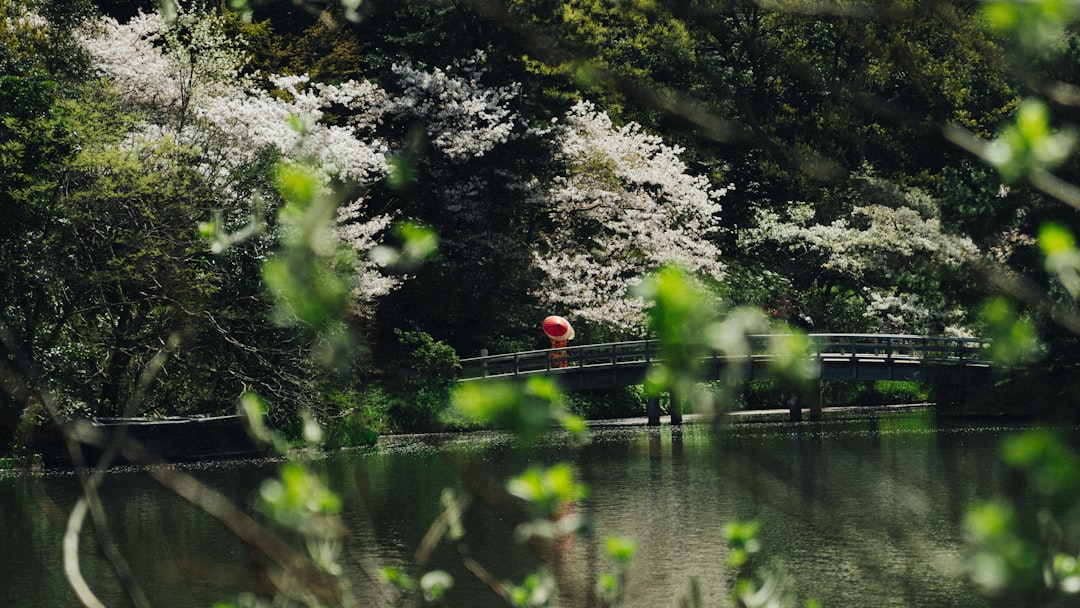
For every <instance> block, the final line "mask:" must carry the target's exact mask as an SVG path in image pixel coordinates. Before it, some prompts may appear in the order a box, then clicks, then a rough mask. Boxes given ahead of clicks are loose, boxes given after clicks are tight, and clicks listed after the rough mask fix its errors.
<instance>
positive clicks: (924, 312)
mask: <svg viewBox="0 0 1080 608" xmlns="http://www.w3.org/2000/svg"><path fill="white" fill-rule="evenodd" d="M864 291H865V293H864V294H863V295H864V297H865V298H866V302H867V304H866V311H865V312H864V313H863V316H865V317H866V318H868V319H872V320H874V321H875V322H876V324H877V328H876V331H880V332H887V333H896V334H918V335H935V334H941V335H946V336H950V337H955V338H971V337H974V336H973V334H972V332H971V330H970V328H968V327H966V326H964V325H963V323H962V321H963V317H964V313H963V311H962V310H959V309H956V310H952V311H944V312H942V307H941V306H938V305H929V306H928V305H926V304H924V302H923V299H922V298H920V297H919V296H918V295H915V294H910V293H880V292H878V291H875V290H872V289H870V288H867V289H865V290H864Z"/></svg>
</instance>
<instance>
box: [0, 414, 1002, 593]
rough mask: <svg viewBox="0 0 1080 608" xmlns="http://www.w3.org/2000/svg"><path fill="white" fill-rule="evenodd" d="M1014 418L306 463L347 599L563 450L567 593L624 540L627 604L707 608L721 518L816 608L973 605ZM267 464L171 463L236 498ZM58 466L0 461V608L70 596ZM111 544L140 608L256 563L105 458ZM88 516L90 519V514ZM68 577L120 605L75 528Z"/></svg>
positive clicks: (718, 589)
mask: <svg viewBox="0 0 1080 608" xmlns="http://www.w3.org/2000/svg"><path fill="white" fill-rule="evenodd" d="M1013 430H1014V429H1013V428H1012V427H1009V426H1002V425H987V424H982V425H964V426H948V427H945V426H943V425H940V424H938V423H937V422H936V421H935V418H934V417H933V414H932V412H931V411H929V410H926V411H916V412H908V413H902V414H896V413H890V414H868V415H864V416H861V417H858V418H856V419H849V420H836V421H829V422H823V423H809V422H804V423H789V422H755V423H735V424H731V425H726V426H725V427H724V428H723V429H721V430H720V431H719V432H717V431H715V430H714V429H713V428H712V427H711V426H710V425H707V424H686V425H684V426H683V427H682V428H678V427H670V426H667V425H665V426H663V427H661V428H659V429H655V428H653V429H649V428H646V427H645V426H644V425H642V424H606V425H598V426H594V427H592V428H591V437H592V441H591V443H589V444H588V445H586V446H584V447H577V446H575V445H574V444H573V443H572V442H571V441H570V440H569V438H567V437H564V436H562V435H558V434H555V435H553V436H552V437H550V438H548V439H547V440H545V441H544V442H542V443H541V445H539V446H538V447H537V448H536V449H534V450H530V451H525V450H521V449H519V448H518V447H517V446H516V444H515V442H514V440H513V439H512V438H510V437H509V436H507V435H505V434H501V433H495V432H491V433H471V434H464V435H427V436H410V437H391V438H385V439H383V440H382V441H381V442H380V444H379V446H378V448H377V449H373V450H361V451H355V450H354V451H342V452H334V453H327V454H320V455H318V456H315V457H313V458H312V459H311V465H312V466H313V467H314V468H315V470H317V471H318V472H319V473H320V474H321V475H323V477H324V479H325V480H326V482H327V483H328V485H329V486H330V487H331V488H332V489H334V490H335V491H336V492H337V493H338V494H339V495H340V496H341V498H342V499H343V502H344V505H345V511H344V517H345V520H346V523H347V524H348V528H349V531H350V532H349V536H348V541H347V543H346V547H345V553H344V556H345V557H344V559H343V561H344V562H345V563H346V564H347V566H346V567H347V574H348V575H349V577H350V579H352V588H353V591H354V592H355V593H356V595H357V597H358V598H359V599H360V605H364V606H367V605H387V603H386V596H385V595H384V592H383V591H382V587H381V585H380V584H379V583H377V582H376V581H375V580H373V576H372V572H375V571H377V569H378V568H379V567H381V566H395V567H398V568H404V569H408V568H409V567H410V565H411V564H412V563H413V556H414V551H415V550H416V548H417V547H418V546H419V545H420V543H421V539H422V538H423V537H424V534H425V533H426V532H427V530H428V528H429V526H430V525H431V523H432V522H433V521H434V520H435V519H436V518H437V517H438V516H439V514H440V498H439V497H440V494H441V492H442V491H443V489H444V488H447V487H450V488H453V489H455V490H457V491H458V492H459V493H462V494H465V493H467V492H469V491H470V490H473V491H476V490H477V489H478V488H484V487H490V484H493V483H494V484H497V485H498V486H501V485H502V484H503V483H504V482H505V480H506V479H507V478H508V477H509V476H511V475H515V474H517V473H520V472H521V471H523V470H524V469H525V468H526V467H528V466H529V465H530V464H550V463H554V462H557V461H567V462H571V463H572V464H573V465H574V466H575V467H576V468H577V470H578V471H579V473H580V475H581V476H582V478H583V479H584V481H585V482H586V483H587V484H588V485H589V487H590V488H591V493H590V496H589V498H588V499H586V500H584V501H582V502H581V504H580V505H578V507H577V508H578V510H579V512H581V513H583V514H586V515H587V516H588V517H589V518H590V521H591V522H592V529H593V530H594V533H593V534H591V535H583V536H578V537H574V539H573V540H572V541H567V542H561V543H559V544H558V545H557V546H556V550H557V552H558V555H559V558H560V563H561V564H562V568H561V569H560V572H559V577H560V581H561V583H562V588H563V590H564V593H565V603H566V604H567V605H570V606H578V605H586V604H587V601H586V600H585V599H584V598H585V596H586V595H587V594H585V593H584V592H583V591H582V590H583V589H587V588H589V586H591V584H592V581H594V580H595V578H596V576H597V575H598V574H599V573H601V572H603V571H607V570H610V569H611V564H610V563H608V562H607V561H606V558H605V557H604V552H603V549H602V548H601V547H602V542H603V541H602V539H603V537H604V536H608V535H618V536H626V537H632V538H634V539H636V540H637V541H638V544H639V549H638V552H637V554H636V555H635V557H634V559H633V561H632V562H631V564H630V567H629V577H628V583H627V585H628V586H627V595H626V601H625V603H624V605H626V606H633V607H648V608H653V607H658V606H678V605H679V600H680V598H685V597H688V596H689V594H690V590H691V587H692V585H697V586H698V587H699V588H700V589H701V593H702V595H703V597H704V599H705V605H707V606H716V605H723V596H724V595H725V594H726V593H727V592H728V590H729V589H730V585H731V582H732V573H731V571H730V570H729V568H728V567H727V566H726V565H725V563H726V562H725V560H726V558H727V551H728V550H727V548H726V545H725V543H724V542H723V535H722V530H723V527H724V526H725V524H726V523H728V522H730V521H732V520H733V519H740V520H751V519H753V520H757V521H758V522H760V524H761V534H760V540H761V542H762V553H761V556H760V558H759V559H760V563H761V565H762V567H764V568H766V569H767V570H768V571H770V572H772V573H774V574H775V575H776V576H777V577H778V579H779V580H781V581H783V583H784V584H785V585H786V587H787V588H788V589H789V590H790V593H791V595H792V597H794V598H797V599H798V600H800V603H801V601H802V600H805V599H807V598H816V599H817V600H819V601H820V602H821V604H822V605H823V606H834V607H835V606H845V607H846V606H876V607H884V606H955V607H964V606H984V605H988V604H987V603H986V601H985V600H984V599H982V598H981V597H980V596H979V595H978V594H977V593H976V591H975V590H974V589H973V588H972V587H971V586H970V585H969V584H967V583H966V582H965V581H964V578H963V576H962V567H963V560H964V556H965V553H964V544H963V531H962V528H961V523H960V522H961V520H962V517H963V513H964V510H965V508H966V507H967V506H968V505H969V504H970V503H971V502H972V501H973V500H976V499H980V498H990V497H994V496H997V495H1000V494H1001V493H1002V492H1003V491H1004V490H1005V489H1006V488H1005V479H1006V475H1005V472H1004V470H1003V467H1002V465H1001V464H1000V459H999V457H998V454H999V450H998V446H999V444H1000V441H1001V439H1002V438H1003V437H1005V435H1006V434H1008V433H1009V432H1012V431H1013ZM275 466H276V464H275V463H273V462H253V461H244V462H223V463H214V464H206V465H199V466H191V467H185V470H186V471H188V472H191V473H193V474H194V475H196V476H197V477H198V478H199V479H200V480H202V481H203V482H204V483H206V484H208V485H210V486H212V487H214V488H216V489H218V490H219V491H221V492H222V493H223V494H225V495H227V496H228V497H230V498H231V499H233V500H234V501H235V502H236V503H237V504H239V505H241V506H244V507H245V508H250V506H251V504H252V502H253V498H254V496H255V494H256V493H257V488H258V486H259V483H260V481H261V480H262V479H263V478H264V477H266V476H267V475H269V474H271V473H272V471H273V469H274V467H275ZM78 492H79V491H78V487H77V484H76V480H75V477H74V476H73V475H71V474H69V473H59V472H57V473H39V474H15V473H6V474H5V473H3V472H0V547H2V548H3V551H0V600H2V604H3V605H4V606H16V607H28V608H29V607H38V606H40V607H48V608H53V607H58V606H61V607H62V606H77V605H78V602H77V601H76V599H75V597H74V595H73V593H72V592H71V591H70V590H69V587H68V584H67V581H66V579H65V576H64V573H63V567H62V560H61V538H62V535H63V531H64V528H65V525H66V520H67V515H68V512H69V510H70V509H71V506H72V505H73V504H74V502H75V500H76V498H77V496H78ZM103 492H104V497H105V508H106V511H107V513H108V514H109V517H110V523H111V529H112V532H113V534H114V536H115V541H116V543H117V545H118V546H119V547H120V549H121V550H122V551H123V553H124V554H125V556H126V557H127V559H128V561H129V562H130V563H131V566H132V569H133V571H134V573H135V575H136V577H137V578H138V579H139V580H140V581H142V582H143V584H144V586H145V588H146V592H147V595H148V596H149V597H150V598H151V603H152V604H153V605H154V606H155V607H166V608H168V607H172V606H176V607H188V606H213V605H214V603H215V602H217V601H223V600H233V599H235V598H236V596H237V593H239V592H240V591H241V590H243V589H251V588H257V583H255V582H253V581H252V580H251V579H250V574H251V571H252V569H251V568H250V564H251V560H252V559H253V557H252V555H251V554H250V552H248V551H247V550H246V549H245V548H244V547H243V546H242V545H241V544H240V543H239V542H237V541H236V540H235V539H233V538H232V537H231V536H230V535H229V534H228V533H227V532H226V531H225V529H224V528H223V526H222V525H221V524H219V523H218V522H216V521H215V520H213V519H212V518H210V517H208V516H206V515H205V514H203V513H201V512H199V511H198V510H196V509H195V508H193V507H191V506H189V505H188V504H187V503H185V502H184V501H183V500H181V499H179V498H177V497H176V496H174V495H172V494H171V493H170V492H168V491H166V490H164V489H162V488H161V487H159V486H158V485H157V484H156V483H155V482H154V481H153V480H151V479H150V478H149V477H148V476H147V475H145V474H144V473H142V472H139V471H135V470H123V469H120V470H115V471H113V472H110V473H109V474H108V476H107V478H106V481H105V485H104V488H103ZM483 494H484V492H475V497H474V498H473V499H472V501H471V504H470V506H469V508H468V510H467V511H466V514H465V517H464V525H465V533H466V542H467V544H468V547H469V549H470V554H471V555H472V556H473V557H475V558H476V559H477V561H478V562H480V563H481V564H482V565H483V566H484V567H485V568H486V569H487V570H489V571H490V572H491V573H492V574H493V575H494V576H495V577H497V578H498V579H500V580H510V581H516V582H521V581H522V579H523V577H524V576H525V575H526V574H527V573H528V572H530V571H531V570H532V569H533V568H534V567H535V566H536V564H537V558H536V556H535V555H534V554H533V553H532V552H531V551H530V550H529V549H528V548H527V547H524V546H522V545H521V544H520V543H518V542H517V541H516V540H515V536H514V526H513V524H512V518H511V517H510V516H509V515H508V511H506V510H505V509H504V508H503V507H502V506H501V503H498V502H486V501H485V500H484V499H483V498H481V496H482V495H483ZM87 528H89V525H87ZM81 550H82V564H81V566H82V570H83V573H84V576H85V577H86V578H87V580H88V581H89V582H90V585H91V587H92V588H93V589H94V592H95V593H96V594H97V595H98V596H99V597H100V598H102V600H103V601H104V603H105V604H106V605H108V606H123V605H126V601H125V600H124V599H123V596H122V594H121V593H120V590H119V586H118V585H117V583H116V581H115V579H114V577H113V576H112V575H111V571H110V569H109V568H108V567H107V566H106V562H105V561H104V560H103V559H102V558H101V556H100V555H99V552H98V551H97V550H96V548H95V545H94V542H93V537H92V536H91V535H90V533H89V532H84V534H83V538H82V544H81ZM436 567H437V568H441V569H444V570H446V571H447V572H449V573H450V574H451V575H452V576H453V577H454V579H455V581H456V584H455V586H454V588H453V590H452V591H451V594H450V596H449V603H450V604H451V605H454V606H465V607H484V606H503V605H505V603H503V602H502V601H501V600H500V599H499V598H498V597H496V596H495V595H494V594H493V593H492V592H491V590H490V588H488V587H487V586H485V585H484V584H483V583H481V582H480V581H479V580H478V579H477V578H476V577H474V576H472V575H471V574H470V573H469V572H468V571H467V570H466V569H465V567H464V566H463V565H462V563H461V559H460V557H459V555H458V554H457V552H455V551H454V550H452V549H451V548H449V547H446V546H440V548H438V549H437V550H436V551H435V552H434V553H433V554H432V556H431V558H430V562H429V566H428V568H436Z"/></svg>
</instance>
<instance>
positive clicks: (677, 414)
mask: <svg viewBox="0 0 1080 608" xmlns="http://www.w3.org/2000/svg"><path fill="white" fill-rule="evenodd" d="M668 401H669V404H668V414H670V415H671V424H682V402H681V401H679V396H678V393H676V392H675V391H671V392H669V393H668Z"/></svg>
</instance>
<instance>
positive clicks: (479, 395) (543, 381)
mask: <svg viewBox="0 0 1080 608" xmlns="http://www.w3.org/2000/svg"><path fill="white" fill-rule="evenodd" d="M563 400H564V397H563V393H562V390H561V389H560V388H559V386H558V383H557V382H556V381H555V380H553V379H551V378H542V377H533V378H529V379H528V380H526V381H525V382H513V381H506V382H490V383H477V382H472V383H461V384H459V385H458V386H457V387H456V388H455V389H454V391H453V393H452V403H453V405H454V407H455V408H456V409H457V410H458V411H459V412H460V413H461V414H462V415H463V416H464V417H465V418H466V419H468V420H471V421H474V422H476V423H479V424H485V425H486V424H490V425H494V426H496V427H498V428H504V429H509V430H512V431H513V432H514V433H515V434H516V435H517V436H518V437H519V438H521V439H522V440H523V441H524V442H526V443H531V442H534V441H535V440H536V439H538V438H539V437H540V436H541V435H543V434H544V433H547V432H549V431H551V430H552V429H553V428H556V427H562V428H563V429H564V430H566V431H568V432H570V433H571V434H572V435H573V436H575V437H576V438H577V439H578V440H579V441H584V440H585V439H586V438H587V432H586V429H585V421H584V420H583V419H582V418H580V417H578V416H575V415H573V414H571V413H570V412H568V411H567V410H566V409H565V406H564V402H563Z"/></svg>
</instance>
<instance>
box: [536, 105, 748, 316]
mask: <svg viewBox="0 0 1080 608" xmlns="http://www.w3.org/2000/svg"><path fill="white" fill-rule="evenodd" d="M553 132H554V134H555V136H556V137H557V143H558V153H557V156H556V160H557V161H558V162H559V163H560V165H561V166H562V167H564V169H563V172H562V173H561V174H559V175H556V176H554V178H553V179H552V180H551V185H550V187H549V188H548V190H547V192H546V196H548V197H549V198H550V207H551V209H552V211H553V214H554V217H553V221H554V223H555V228H554V229H553V230H552V231H551V233H550V234H549V235H547V239H546V247H545V249H544V251H541V252H537V253H536V265H537V267H538V268H539V269H540V270H542V271H543V272H544V275H545V284H544V286H543V290H542V292H541V293H540V295H541V296H542V297H543V298H544V299H545V300H547V301H548V302H550V303H551V304H552V305H562V306H568V307H570V308H571V313H570V314H572V315H574V316H577V317H580V318H583V319H588V320H593V321H598V322H601V323H608V324H612V325H614V326H617V327H622V328H626V329H631V328H640V327H641V325H642V324H643V322H644V305H645V303H644V302H643V301H642V300H640V299H639V298H634V297H631V292H632V290H633V287H634V286H635V285H637V284H638V283H639V282H640V280H641V277H643V276H644V275H645V274H647V273H648V272H650V271H652V270H655V269H657V268H659V267H661V266H663V265H665V264H680V265H682V266H683V267H684V268H686V269H687V270H689V271H691V272H694V273H697V274H699V275H702V276H707V277H712V278H714V279H717V280H719V279H720V278H722V276H723V272H724V265H723V263H722V262H721V261H720V251H719V250H718V249H717V247H716V245H715V244H714V243H712V242H711V241H710V240H709V238H710V236H712V235H713V234H714V233H715V232H716V231H717V230H718V228H719V219H720V215H719V214H720V210H721V207H720V203H719V199H720V198H721V197H722V196H724V195H725V194H726V193H727V190H728V189H729V188H730V187H731V186H729V187H728V188H713V187H712V186H711V185H710V184H709V182H708V179H707V178H705V177H702V176H693V175H690V174H689V173H688V171H687V167H686V165H685V163H683V162H682V161H681V160H680V159H679V154H680V153H681V152H682V150H681V149H680V148H678V147H672V146H668V145H666V144H664V143H663V141H662V140H661V139H660V138H659V137H657V136H654V135H650V134H647V133H645V132H644V131H643V130H642V129H641V126H640V125H638V124H637V123H630V124H627V125H625V126H622V127H618V128H617V127H615V126H614V125H613V123H612V121H611V119H610V117H609V116H608V115H607V114H606V113H605V112H599V111H597V110H596V108H595V107H594V106H593V105H592V104H590V103H588V102H580V103H578V104H577V105H575V106H574V107H573V108H571V109H570V111H569V112H568V113H567V115H566V117H565V120H564V121H562V122H561V123H559V127H558V128H556V129H554V130H553Z"/></svg>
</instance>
